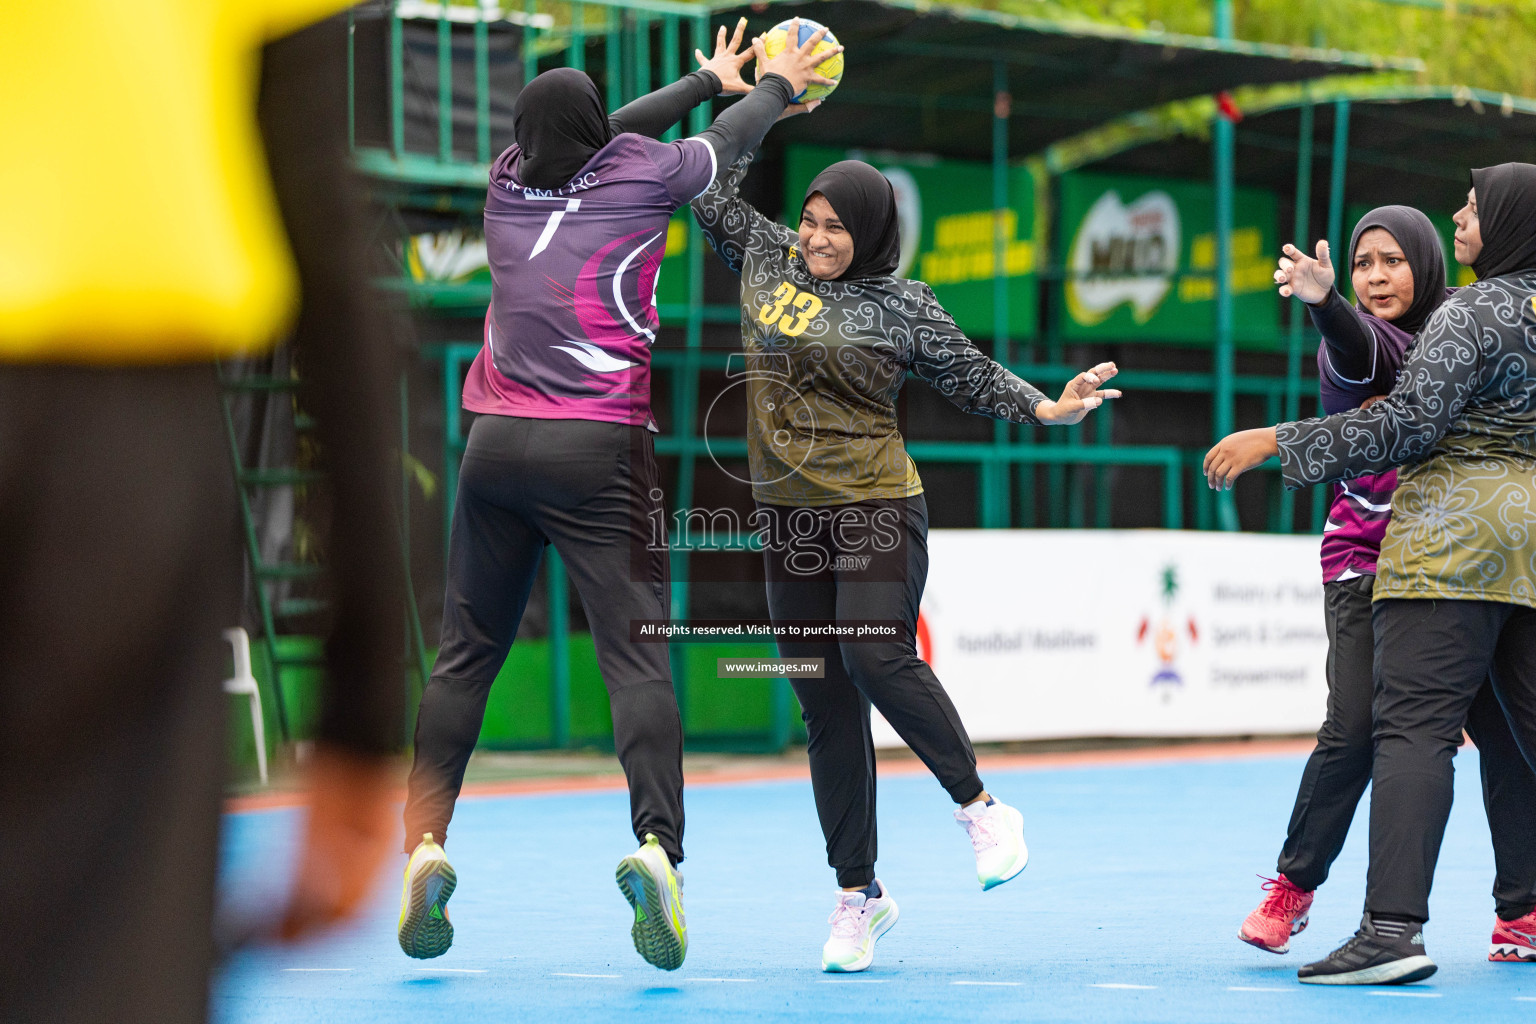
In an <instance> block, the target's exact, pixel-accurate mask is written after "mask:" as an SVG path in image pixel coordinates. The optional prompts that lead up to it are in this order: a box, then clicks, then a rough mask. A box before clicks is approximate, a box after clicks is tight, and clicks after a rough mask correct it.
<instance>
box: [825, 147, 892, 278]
mask: <svg viewBox="0 0 1536 1024" xmlns="http://www.w3.org/2000/svg"><path fill="white" fill-rule="evenodd" d="M817 192H820V193H821V194H822V195H823V196H825V197H826V200H827V202H828V203H829V204H830V205H831V207H832V210H833V212H834V213H836V214H837V219H838V220H840V221H842V222H843V226H844V227H845V228H847V229H848V235H849V237H851V238H852V239H853V261H852V262H851V263H849V264H848V269H847V270H845V271H843V272H842V273H841V274H839V275H838V276H837V278H836V279H837V280H839V281H854V280H857V279H859V278H861V277H889V276H890V275H892V274H894V273H896V265H897V264H898V263H900V262H901V235H900V230H899V228H900V224H899V223H898V221H897V219H896V193H895V192H893V191H892V190H891V183H890V182H889V181H887V180H886V177H885V175H883V174H881V173H880V172H879V171H877V170H875V169H874V168H873V167H871V166H870V165H869V164H866V163H865V162H864V161H862V160H839V161H838V162H837V163H835V164H833V165H832V166H830V167H828V168H827V169H826V170H824V171H822V172H821V173H820V174H818V175H816V180H815V181H813V182H811V187H810V188H808V189H806V190H805V202H806V203H808V202H810V201H811V196H813V195H815V194H816V193H817ZM804 208H805V204H804V203H802V204H801V209H802V210H803V209H804Z"/></svg>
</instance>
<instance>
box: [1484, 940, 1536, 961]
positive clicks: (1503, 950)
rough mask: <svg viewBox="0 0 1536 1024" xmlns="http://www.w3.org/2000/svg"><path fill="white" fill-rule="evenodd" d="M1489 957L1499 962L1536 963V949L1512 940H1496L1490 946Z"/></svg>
mask: <svg viewBox="0 0 1536 1024" xmlns="http://www.w3.org/2000/svg"><path fill="white" fill-rule="evenodd" d="M1488 959H1489V960H1492V961H1493V962H1494V963H1497V964H1536V949H1532V948H1531V947H1529V946H1517V945H1515V944H1514V943H1512V942H1495V943H1493V944H1491V945H1490V946H1489V947H1488Z"/></svg>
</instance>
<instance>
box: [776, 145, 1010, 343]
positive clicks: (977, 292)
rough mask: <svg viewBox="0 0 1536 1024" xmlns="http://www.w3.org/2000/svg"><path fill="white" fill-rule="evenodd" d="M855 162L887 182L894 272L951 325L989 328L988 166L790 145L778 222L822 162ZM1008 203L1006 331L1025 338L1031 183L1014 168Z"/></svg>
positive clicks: (794, 214)
mask: <svg viewBox="0 0 1536 1024" xmlns="http://www.w3.org/2000/svg"><path fill="white" fill-rule="evenodd" d="M848 159H861V160H866V161H868V162H869V163H872V164H874V165H875V166H876V167H878V168H880V170H881V171H882V172H883V173H884V174H885V176H886V177H887V178H889V179H890V181H891V187H892V189H893V190H894V191H895V193H896V210H897V214H898V216H899V217H900V218H901V265H900V266H899V267H897V270H896V273H897V275H898V276H900V277H910V278H914V279H916V280H919V281H923V282H926V283H927V284H928V286H929V287H931V288H932V289H933V293H934V295H936V296H938V299H939V302H940V303H942V304H943V306H944V308H945V309H947V310H948V311H949V313H950V315H951V316H953V317H954V318H955V323H956V324H957V325H958V326H959V327H960V329H961V330H962V331H965V332H966V333H967V334H969V335H972V336H973V337H978V338H990V337H992V336H993V335H994V333H995V326H996V325H995V323H994V318H993V312H994V301H995V299H994V294H995V293H994V288H995V282H994V266H995V264H996V255H995V244H994V239H993V231H994V228H993V225H994V224H995V223H996V222H997V219H998V218H996V217H994V214H993V210H992V203H991V197H992V168H991V166H990V165H989V164H985V163H976V162H966V161H958V160H939V159H936V158H932V157H922V156H904V155H894V154H884V153H881V154H872V153H863V152H859V151H856V150H842V149H831V148H826V147H821V146H790V147H788V150H787V152H786V154H785V167H784V210H785V214H784V217H785V221H786V223H788V224H790V226H794V225H795V224H796V223H798V220H799V211H800V203H801V201H802V200H803V199H804V198H805V190H806V188H807V187H809V185H810V183H811V181H812V179H814V178H815V177H816V175H818V174H820V173H821V172H822V171H823V170H824V169H825V168H826V167H827V165H828V164H832V163H836V162H837V161H839V160H848ZM1008 200H1009V203H1010V208H1008V209H1005V210H1003V211H1001V215H1000V217H1001V223H1002V229H1003V239H1004V249H1003V261H1004V269H1005V272H1006V280H1007V288H1006V295H1007V304H1008V320H1007V324H1008V334H1009V336H1010V337H1013V338H1033V337H1034V336H1035V334H1036V329H1037V326H1038V320H1039V312H1038V296H1037V292H1038V288H1037V285H1036V277H1035V264H1036V261H1035V184H1034V178H1033V177H1032V176H1031V175H1030V173H1029V172H1028V171H1027V170H1025V169H1024V168H1021V167H1010V168H1009V169H1008Z"/></svg>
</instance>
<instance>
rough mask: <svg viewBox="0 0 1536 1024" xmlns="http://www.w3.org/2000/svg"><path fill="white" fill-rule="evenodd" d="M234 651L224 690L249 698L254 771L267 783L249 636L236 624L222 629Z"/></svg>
mask: <svg viewBox="0 0 1536 1024" xmlns="http://www.w3.org/2000/svg"><path fill="white" fill-rule="evenodd" d="M224 639H225V640H228V641H229V645H230V647H232V648H234V652H235V674H234V675H233V676H231V677H230V678H228V679H226V680H224V692H225V693H229V694H234V695H237V696H239V695H244V696H247V697H250V698H251V730H252V731H253V732H254V733H255V734H256V772H257V774H258V775H260V776H261V784H262V785H263V786H265V785H266V784H267V730H266V726H265V725H264V724H263V723H262V719H261V691H260V690H259V689H258V688H257V687H256V676H255V675H254V674H253V673H252V672H251V638H250V636H248V635H247V634H246V632H245V630H244V629H242V628H240V627H239V626H236V627H235V628H234V629H226V630H225V631H224Z"/></svg>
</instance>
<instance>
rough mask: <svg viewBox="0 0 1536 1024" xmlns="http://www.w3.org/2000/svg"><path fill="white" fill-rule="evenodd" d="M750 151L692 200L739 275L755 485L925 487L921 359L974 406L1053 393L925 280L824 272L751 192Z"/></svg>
mask: <svg viewBox="0 0 1536 1024" xmlns="http://www.w3.org/2000/svg"><path fill="white" fill-rule="evenodd" d="M751 159H752V158H751V157H750V156H748V157H744V158H743V159H742V160H740V161H738V162H737V163H736V164H735V165H734V166H732V167H731V169H730V170H729V171H728V172H727V173H726V174H724V175H722V176H721V178H720V179H719V180H718V181H717V182H715V184H714V185H713V186H711V187H710V189H709V190H708V191H706V192H705V193H704V195H702V196H700V197H699V198H698V199H697V200H695V201H694V203H693V212H694V216H695V218H696V219H697V220H698V222H699V226H700V227H701V228H702V229H703V231H704V237H705V238H706V239H707V240H708V242H709V244H710V246H711V247H712V248H713V249H714V250H715V252H716V253H717V254H719V256H720V258H721V260H723V261H724V263H725V265H726V266H727V267H728V268H729V269H730V270H731V271H732V272H733V273H735V274H737V275H738V276H739V277H740V278H741V326H742V349H743V352H744V353H745V370H744V372H743V373H741V374H737V375H738V376H744V377H745V383H746V387H747V396H748V412H747V421H748V422H747V463H748V466H749V468H750V470H751V474H752V493H753V496H754V497H755V498H757V499H758V500H759V501H763V502H767V503H769V504H775V505H795V506H822V505H841V504H847V503H850V502H855V501H865V500H868V499H871V498H903V497H911V496H912V495H915V494H920V493H922V481H921V480H920V479H919V478H918V475H917V469H916V467H915V466H914V465H913V464H912V460H911V459H910V458H909V457H908V456H907V451H906V444H905V442H904V441H903V440H902V436H901V432H900V431H899V430H898V429H897V418H896V397H897V395H898V394H899V392H900V391H901V386H902V384H903V382H904V381H905V380H906V375H907V373H908V372H909V371H910V372H911V373H912V374H913V375H915V376H916V377H918V378H919V379H921V380H923V381H924V382H926V383H927V384H929V385H930V386H931V387H933V388H934V390H936V391H938V392H939V393H940V394H941V395H943V396H944V397H945V398H946V399H948V400H949V401H950V402H951V403H953V404H954V405H955V406H957V407H958V408H960V409H961V410H963V411H965V412H968V413H976V414H979V415H984V416H992V417H996V418H998V419H1004V420H1009V421H1011V422H1014V423H1037V422H1038V420H1037V419H1036V418H1035V415H1034V410H1035V408H1036V407H1037V406H1038V405H1039V404H1040V403H1041V402H1042V401H1044V400H1045V395H1043V394H1041V393H1040V392H1039V391H1037V390H1036V389H1035V388H1033V387H1031V386H1030V385H1029V384H1027V383H1026V382H1025V381H1023V380H1021V379H1020V378H1019V377H1017V376H1016V375H1014V374H1013V373H1011V372H1009V371H1008V370H1007V369H1005V368H1004V367H1003V366H1001V365H1000V364H998V363H996V362H994V361H993V360H991V359H989V358H987V357H986V356H985V355H983V354H982V353H981V351H980V350H978V349H977V348H976V346H975V345H974V344H973V343H972V342H971V340H970V339H969V338H967V337H966V336H965V334H964V333H963V332H962V331H961V330H960V329H959V328H958V327H957V326H956V325H955V322H954V319H953V318H952V317H950V315H949V313H948V312H946V311H945V309H944V307H943V306H942V305H940V304H939V301H938V299H937V298H936V297H935V296H934V294H933V290H932V289H931V288H929V287H928V286H927V285H926V284H923V283H922V282H921V281H909V280H906V279H905V278H897V277H882V278H870V279H863V280H859V281H822V280H819V279H818V278H816V277H814V276H813V275H812V274H811V273H810V271H809V270H808V269H807V268H806V266H805V263H804V260H803V259H802V258H801V257H800V255H799V253H798V249H797V246H798V245H799V235H798V233H797V232H795V231H792V230H791V229H789V228H787V227H785V226H784V225H782V224H777V223H775V222H773V221H772V220H770V219H768V218H767V217H764V216H763V215H762V214H761V213H759V212H758V211H757V210H755V209H754V208H753V207H752V206H751V205H750V204H749V203H747V202H745V201H744V200H742V199H741V197H740V195H739V189H740V187H741V181H742V179H743V178H744V177H745V176H746V173H747V168H748V166H749V165H750V164H751Z"/></svg>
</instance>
